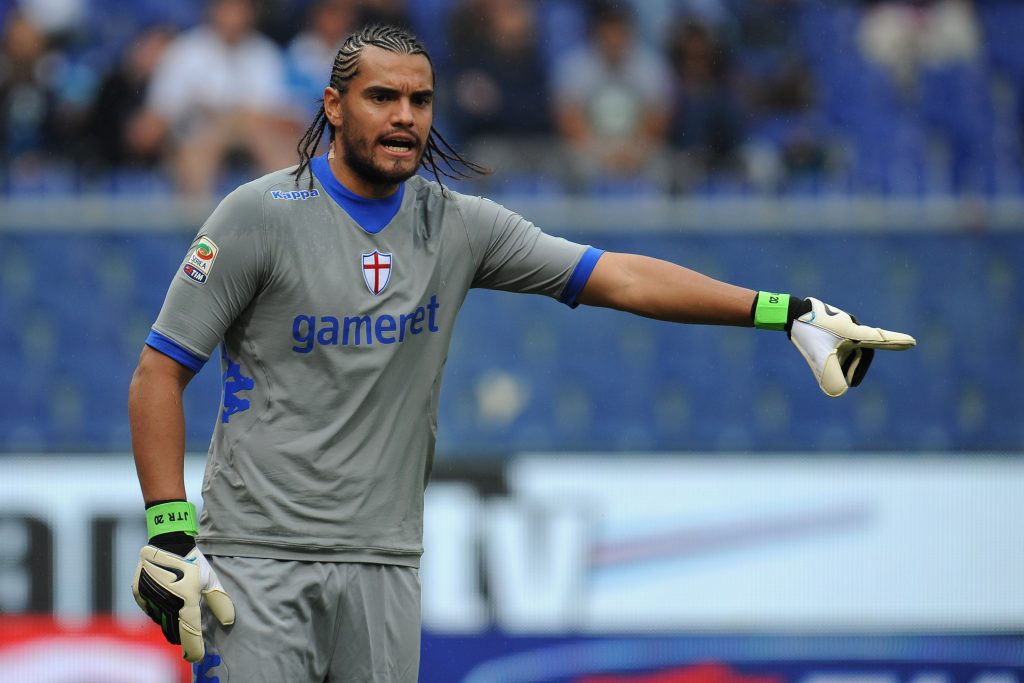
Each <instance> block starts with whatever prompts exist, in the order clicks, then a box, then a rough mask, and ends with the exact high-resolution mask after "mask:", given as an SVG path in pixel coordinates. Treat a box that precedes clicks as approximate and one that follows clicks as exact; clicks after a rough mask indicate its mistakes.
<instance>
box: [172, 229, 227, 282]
mask: <svg viewBox="0 0 1024 683" xmlns="http://www.w3.org/2000/svg"><path fill="white" fill-rule="evenodd" d="M219 251H220V247H218V246H217V244H216V242H214V241H213V240H211V239H210V238H209V236H207V235H200V236H199V239H197V240H196V241H195V242H194V243H193V244H192V248H191V249H189V250H188V255H187V256H186V257H185V263H184V265H182V267H181V271H182V272H183V273H185V275H187V276H188V277H189V278H191V279H192V280H193V281H195V282H198V283H199V284H203V283H204V282H206V280H207V278H208V277H209V276H210V271H211V270H212V269H213V262H214V261H216V260H217V253H218V252H219Z"/></svg>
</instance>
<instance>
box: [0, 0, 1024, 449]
mask: <svg viewBox="0 0 1024 683" xmlns="http://www.w3.org/2000/svg"><path fill="white" fill-rule="evenodd" d="M306 4H307V3H305V2H295V3H293V5H294V7H295V8H296V12H298V11H300V10H301V8H302V7H304V6H305V5H306ZM453 4H454V0H431V1H430V2H410V3H409V8H410V17H411V19H412V21H413V22H414V24H415V26H416V28H417V30H418V31H419V33H420V34H421V35H422V36H423V37H424V38H425V40H426V41H427V42H428V44H431V45H435V46H438V45H443V44H444V41H445V34H444V30H445V26H446V24H445V23H444V22H445V20H446V16H447V12H448V11H449V10H450V9H451V8H452V6H453ZM858 5H859V3H855V2H843V1H839V0H805V1H804V2H801V3H798V7H799V26H798V27H797V28H796V29H795V32H796V34H797V35H798V36H799V44H800V46H801V49H802V51H803V57H804V59H805V60H806V63H807V64H808V65H810V67H811V69H812V72H813V76H814V81H815V83H816V87H817V97H816V103H815V106H814V107H813V108H812V109H811V110H810V111H807V112H803V113H801V114H800V116H799V117H792V118H787V117H784V116H771V117H768V118H765V119H763V120H756V121H752V122H751V124H750V135H751V136H752V138H753V139H754V140H755V141H757V142H760V143H765V144H768V145H779V144H781V141H782V140H784V139H785V138H786V136H787V134H788V132H789V131H790V130H791V129H792V127H794V126H804V127H806V126H810V127H811V129H812V130H814V131H815V134H816V135H820V136H821V137H822V138H823V139H825V140H827V142H828V144H829V146H830V147H831V148H833V149H837V150H840V151H841V152H842V154H841V155H840V158H841V161H840V162H839V163H836V164H832V165H830V166H828V167H827V168H826V169H824V170H822V171H821V172H819V173H815V174H811V175H807V174H798V175H793V176H792V177H787V178H785V179H784V182H783V183H782V184H781V185H780V186H779V187H778V188H776V192H775V195H776V197H779V196H781V198H782V199H783V200H785V199H787V198H807V197H808V196H809V197H811V198H812V199H813V198H830V197H835V196H837V195H842V196H852V197H877V196H884V197H897V198H910V199H912V200H914V201H917V200H920V201H921V202H922V205H927V204H928V203H929V202H940V201H942V200H943V198H945V197H947V196H956V197H960V198H963V197H971V196H975V197H979V198H980V201H982V202H985V201H995V200H1000V199H1006V198H1009V199H1017V200H1019V199H1020V198H1021V196H1022V195H1024V154H1022V149H1021V126H1022V121H1024V42H1022V41H1021V40H1020V37H1019V34H1020V30H1019V29H1020V28H1021V27H1022V26H1024V3H1021V2H1018V1H1015V0H979V1H978V2H976V7H977V11H978V15H979V18H980V20H981V23H982V27H983V30H984V36H985V51H984V58H983V59H982V60H981V61H980V62H978V63H977V64H972V65H966V66H965V65H957V66H951V67H948V68H943V69H932V70H926V71H924V72H923V73H922V76H921V81H920V84H919V92H918V96H917V97H915V98H913V99H911V100H907V99H906V98H901V97H900V96H899V95H898V94H897V92H896V90H895V88H894V86H893V84H892V82H891V81H890V79H889V78H888V77H887V75H886V74H885V73H883V72H882V71H881V70H880V69H878V68H877V67H873V66H871V65H869V64H867V63H866V62H865V61H864V59H863V57H862V56H861V55H860V54H859V50H858V49H857V47H856V45H855V32H856V25H857V21H858V19H857V17H858V14H857V12H858V9H857V8H858ZM0 6H2V4H0ZM201 7H202V3H201V2H199V0H189V1H188V2H175V3H162V2H157V1H155V0H147V1H146V2H125V1H124V0H102V2H98V3H95V6H92V7H90V10H89V12H88V22H87V25H86V26H85V28H84V29H83V31H82V35H81V36H79V37H78V38H77V39H76V40H75V41H74V42H73V43H72V44H71V46H70V47H69V48H68V49H67V52H66V54H65V57H66V58H67V60H68V61H69V63H70V64H72V65H79V66H82V67H83V68H91V69H93V70H94V71H97V72H98V71H102V69H103V68H105V67H106V66H109V65H110V64H112V63H113V61H114V60H115V58H116V55H117V54H119V53H120V51H121V50H122V49H123V48H124V46H125V45H127V44H128V43H129V42H130V41H131V40H132V36H133V35H135V34H136V32H137V31H139V29H140V27H142V26H145V25H148V24H152V23H154V22H168V23H171V24H173V25H176V26H179V27H183V26H188V25H191V24H193V23H194V22H195V21H196V20H197V17H198V16H199V15H200V13H201ZM582 7H583V5H582V3H581V2H573V1H570V0H558V1H557V2H544V3H542V5H541V8H542V12H541V20H542V32H543V36H544V38H543V39H542V41H541V46H542V48H543V50H544V52H545V55H546V58H547V59H549V60H552V59H554V58H555V57H556V55H557V54H558V53H561V52H562V51H564V50H565V49H567V48H568V47H569V46H571V45H572V44H574V43H576V42H579V41H581V40H582V39H583V34H584V31H585V21H584V18H583V9H582ZM434 52H435V54H436V53H438V52H441V51H440V50H438V49H437V48H436V47H435V48H434ZM741 57H744V58H746V59H747V60H748V62H749V63H755V62H757V60H759V59H765V60H770V58H771V56H770V55H768V56H765V55H758V54H754V53H751V54H749V55H745V56H741ZM438 61H439V65H440V67H441V69H442V70H443V67H444V59H443V55H441V56H439V57H438ZM71 72H74V69H72V70H71ZM442 78H443V74H442ZM441 113H442V115H443V112H441ZM237 181H238V178H237V177H232V178H229V179H226V181H225V187H231V186H233V184H235V183H236V182H237ZM459 187H464V188H466V189H469V190H470V191H472V190H473V186H472V185H466V186H461V185H460V186H459ZM170 188H171V184H170V182H169V181H168V179H167V178H166V177H164V176H163V175H162V174H161V173H160V172H159V171H145V172H144V171H139V170H125V169H115V170H113V171H110V172H109V173H102V174H98V173H96V172H94V171H83V170H82V169H79V168H77V167H75V166H74V165H72V164H70V163H69V162H67V161H54V162H50V163H47V164H45V165H44V166H43V167H41V168H37V169H36V170H35V171H34V172H32V173H24V172H22V173H13V172H12V171H11V169H9V168H5V167H0V196H3V197H7V198H8V199H9V200H11V199H18V200H29V201H34V202H38V203H39V205H40V207H45V206H46V205H47V204H48V203H50V202H51V201H55V200H60V199H63V198H67V197H69V196H81V195H88V196H90V197H97V196H98V197H100V198H102V200H103V201H105V202H107V203H108V204H110V205H111V206H113V207H114V210H115V211H116V207H117V205H118V203H119V202H122V201H126V200H128V199H130V200H132V201H135V200H138V199H139V198H140V197H141V198H145V197H155V198H161V197H166V196H167V195H168V193H170V191H171V190H170ZM498 189H499V194H502V195H503V196H504V198H506V199H507V203H508V204H509V205H510V206H511V207H512V208H518V205H517V203H516V199H517V198H527V199H537V198H547V197H551V196H556V197H557V196H558V195H559V194H560V185H559V182H558V180H557V179H552V180H538V178H537V177H536V176H532V175H531V176H512V177H506V178H503V179H502V180H501V185H500V186H499V188H498ZM615 189H616V192H615V193H614V194H616V195H623V194H625V195H631V196H632V198H633V200H634V201H635V202H636V203H635V204H633V206H634V207H635V209H636V211H635V214H636V215H637V216H641V215H643V214H644V213H645V212H646V211H647V210H648V209H650V210H651V211H653V208H650V207H654V206H656V205H657V201H658V198H657V197H653V198H652V197H651V189H650V188H649V187H645V186H644V185H643V184H642V183H638V184H636V185H630V184H622V185H620V186H618V187H616V188H615ZM608 190H609V188H605V189H604V190H599V191H598V192H597V194H598V195H599V196H601V197H607V196H608V195H609V194H610V192H609V191H608ZM758 191H760V190H759V189H758V188H756V187H754V186H753V185H752V184H750V183H747V182H745V181H742V180H736V179H735V178H729V177H721V178H716V177H714V176H712V177H709V178H708V179H707V180H706V181H705V182H703V183H700V184H698V185H696V186H695V187H694V188H693V194H695V195H706V196H707V197H708V198H709V201H711V202H712V203H714V202H718V203H720V204H723V205H728V203H729V202H730V201H732V200H733V199H735V198H736V197H737V196H750V195H752V194H755V193H757V192H758ZM645 198H646V199H649V200H650V202H651V203H650V204H647V203H645ZM9 207H10V204H9V203H7V202H3V203H0V368H2V371H0V451H9V452H16V451H36V450H40V451H107V450H115V451H124V450H127V449H129V447H130V445H129V435H128V429H127V421H126V391H127V384H128V379H129V378H130V375H131V372H132V370H133V368H134V364H135V360H136V358H137V354H138V351H139V349H140V345H141V343H142V340H143V339H144V338H145V335H146V333H147V330H148V328H149V325H150V324H151V323H152V321H153V319H154V318H155V315H156V313H157V311H158V310H159V306H160V303H161V300H162V296H163V292H164V288H165V286H166V283H167V282H168V281H169V278H170V277H171V275H172V273H173V272H174V269H175V267H176V266H177V264H178V263H179V259H180V257H181V255H182V254H183V252H184V250H185V248H186V246H187V243H188V241H189V239H190V236H191V233H192V231H194V229H195V226H194V225H181V226H180V229H178V230H174V231H166V230H165V231H161V232H152V231H150V230H148V229H147V228H146V226H145V225H144V224H142V223H140V224H139V227H138V229H137V230H129V231H125V230H124V229H118V230H116V231H113V230H105V229H103V227H102V226H100V227H97V228H96V229H95V230H89V231H82V230H78V229H75V228H76V216H74V215H68V216H66V228H67V229H61V228H60V226H59V222H60V221H59V219H58V220H57V221H56V225H55V224H54V220H52V219H51V220H50V223H51V225H50V227H49V228H48V229H47V230H45V231H39V232H34V231H33V230H31V226H24V225H22V226H21V227H20V228H17V229H10V228H11V225H9V224H7V223H5V222H4V219H3V212H4V211H5V210H10V209H9ZM524 213H527V215H528V216H529V217H530V218H531V219H534V220H536V222H538V223H540V224H541V225H544V226H545V227H547V225H548V224H547V223H545V220H544V218H545V217H544V215H543V214H540V215H537V214H530V213H528V212H524ZM925 214H927V211H925ZM662 222H663V223H667V222H669V221H662ZM765 223H766V220H765V218H764V216H752V217H751V220H750V227H749V230H747V231H740V232H737V231H736V230H730V231H728V232H727V233H723V234H716V233H715V232H714V230H712V229H705V230H703V231H687V232H685V233H684V232H666V231H664V230H659V231H651V232H648V231H645V230H634V229H633V228H632V226H630V225H622V226H621V229H620V230H618V231H612V232H602V233H600V234H591V233H588V232H586V228H587V226H586V225H572V224H565V223H564V222H563V224H562V225H561V226H560V227H562V228H564V230H562V232H566V233H569V234H572V235H573V236H574V237H576V238H578V239H580V240H582V241H586V242H591V243H594V244H595V245H597V246H600V247H603V248H608V249H622V250H629V251H637V252H642V253H647V254H652V255H657V256H661V257H665V258H668V259H671V260H676V261H678V262H680V263H684V264H687V265H690V266H692V267H694V268H697V269H699V270H702V271H705V272H708V273H709V274H711V275H713V276H716V277H720V278H724V279H727V280H730V281H734V282H736V283H738V284H743V285H746V286H750V287H754V288H759V287H760V288H764V287H770V288H774V289H780V290H792V291H794V292H796V293H806V294H815V295H817V296H821V297H822V298H825V299H827V300H829V301H831V302H834V303H835V304H836V305H839V306H844V307H848V308H849V309H850V310H852V311H855V312H856V311H862V312H864V314H865V315H866V316H869V317H870V321H871V322H874V323H877V324H879V325H882V326H890V327H893V328H898V329H907V330H908V331H910V332H911V333H914V334H915V335H916V336H917V337H918V339H919V341H920V348H919V349H918V350H917V351H915V352H914V353H910V354H905V355H904V356H902V357H900V358H898V359H895V358H880V359H878V362H877V364H876V367H875V368H874V369H873V370H872V373H871V377H870V378H869V381H868V382H867V384H866V386H864V387H862V388H861V389H859V390H857V391H855V392H852V393H851V395H850V396H849V397H848V398H846V399H844V400H842V401H827V400H825V399H824V398H823V397H822V396H821V395H820V393H818V391H817V389H816V388H815V387H814V385H813V380H812V379H811V377H810V375H809V373H808V372H807V370H806V368H805V367H803V361H802V360H801V359H800V357H799V356H798V355H797V354H796V353H795V352H793V351H792V350H791V349H790V348H789V347H788V344H786V343H785V340H784V339H783V338H781V337H780V336H779V335H765V334H757V335H751V334H750V333H749V332H744V331H736V330H728V329H710V328H688V327H678V326H669V325H664V324H655V323H651V322H648V321H644V320H639V319H624V318H623V317H622V316H621V315H619V314H616V313H611V312H607V311H595V310H583V309H581V310H578V311H575V312H572V313H569V312H567V311H564V310H562V309H561V307H559V306H557V305H555V304H552V303H549V302H537V301H534V300H531V299H530V298H527V297H512V296H507V295H499V294H492V293H483V292H479V293H474V294H472V295H471V296H470V297H469V299H468V301H467V303H466V306H465V308H464V312H463V314H462V318H461V320H460V322H459V325H458V328H457V331H456V338H455V341H454V344H453V348H452V353H451V356H450V362H449V366H448V371H447V379H446V382H445V387H444V400H443V402H442V409H441V430H440V441H439V449H438V450H439V453H440V454H441V455H442V457H445V456H455V455H469V454H489V455H495V456H500V455H501V454H503V453H506V452H511V451H519V450H532V449H537V450H562V451H570V450H591V449H596V450H607V449H629V450H700V451H704V450H710V451H726V450H728V451H737V450H738V451H746V450H803V451H810V450H819V449H826V450H839V451H842V450H855V451H888V450H908V451H934V450H950V451H954V450H955V451H983V450H1007V451H1008V450H1020V449H1021V448H1022V447H1024V419H1022V418H1024V413H1022V408H1021V402H1020V398H1019V396H1020V387H1021V386H1024V315H1022V312H1024V309H1022V307H1021V306H1020V303H1019V302H1020V301H1021V300H1022V298H1024V273H1022V269H1021V267H1020V265H1019V264H1020V263H1022V262H1024V230H1022V228H1024V217H1021V218H1019V219H1018V220H1017V222H1016V224H1015V225H1011V226H1010V228H1009V229H1005V230H1000V231H998V232H994V231H987V232H986V231H984V230H978V231H967V230H959V231H957V230H948V229H946V230H942V231H939V230H937V229H936V230H932V229H930V228H931V227H935V226H929V225H928V224H924V225H915V226H910V227H913V229H912V230H910V229H903V230H901V231H900V232H893V233H886V232H884V231H879V230H871V231H863V230H860V229H858V228H859V225H855V224H854V223H851V224H850V225H848V226H842V225H839V226H836V225H832V226H831V227H830V229H829V230H828V231H827V233H826V232H821V233H816V232H815V231H814V230H813V229H810V228H807V226H805V229H802V230H800V231H795V232H789V231H782V232H777V231H775V230H768V229H764V228H763V224H765ZM964 224H965V225H968V224H970V221H965V222H964ZM759 225H761V226H762V229H757V227H758V226H759ZM902 227H903V228H907V227H908V226H902ZM981 227H984V226H983V225H982V226H981ZM482 331H485V332H482ZM216 366H217V363H213V362H211V363H210V364H208V367H207V368H205V369H204V370H203V372H202V373H201V374H200V376H199V378H198V379H197V380H196V381H195V382H194V383H193V386H192V387H191V388H190V389H189V392H188V395H187V399H188V401H187V410H188V418H189V419H188V425H189V435H188V436H189V446H190V448H192V449H194V450H205V447H206V442H207V440H208V438H209V433H210V427H211V424H212V422H213V420H214V419H215V417H216V412H217V404H218V398H217V394H218V392H219V382H220V379H219V377H218V371H219V368H218V367H216Z"/></svg>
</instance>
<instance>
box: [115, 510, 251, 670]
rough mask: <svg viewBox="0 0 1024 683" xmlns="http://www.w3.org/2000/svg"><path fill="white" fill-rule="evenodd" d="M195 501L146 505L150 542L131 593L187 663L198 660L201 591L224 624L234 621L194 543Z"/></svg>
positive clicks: (230, 607)
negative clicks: (179, 648)
mask: <svg viewBox="0 0 1024 683" xmlns="http://www.w3.org/2000/svg"><path fill="white" fill-rule="evenodd" d="M195 512H196V509H195V506H193V505H192V504H191V503H188V502H186V501H183V500H178V501H170V502H164V503H159V504H155V505H150V506H147V508H146V522H147V526H148V530H149V544H148V545H146V546H145V547H143V548H142V551H141V552H140V553H139V564H138V566H137V567H136V569H135V578H134V580H133V581H132V594H133V595H134V596H135V602H137V603H138V605H139V607H140V608H142V611H143V612H145V613H146V614H148V615H149V617H150V618H151V619H152V620H153V621H155V622H156V623H157V624H158V625H159V626H160V628H161V629H162V630H163V633H164V638H166V639H167V642H169V643H171V644H172V645H181V649H182V655H183V656H184V658H185V659H186V660H188V661H190V662H198V661H200V660H202V658H203V656H204V655H205V654H206V647H205V646H204V645H203V625H202V617H201V615H200V611H199V600H200V596H201V597H202V598H204V599H205V600H206V606H207V607H208V608H209V609H210V611H211V612H212V613H213V616H215V617H216V618H217V620H218V621H219V622H220V623H221V624H223V625H224V626H230V625H231V624H233V623H235V606H234V604H232V602H231V598H230V597H228V594H227V593H226V592H225V591H224V587H223V586H221V584H220V580H219V579H218V578H217V574H216V573H215V572H214V571H213V567H211V566H210V563H209V562H208V561H207V560H206V557H204V556H203V554H202V553H201V552H199V548H197V547H196V542H195V538H194V537H195V534H196V523H195Z"/></svg>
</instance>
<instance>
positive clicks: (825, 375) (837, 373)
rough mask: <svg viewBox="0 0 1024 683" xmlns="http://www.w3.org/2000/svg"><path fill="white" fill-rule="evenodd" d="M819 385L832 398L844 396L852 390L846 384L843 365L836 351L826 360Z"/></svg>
mask: <svg viewBox="0 0 1024 683" xmlns="http://www.w3.org/2000/svg"><path fill="white" fill-rule="evenodd" d="M818 384H819V385H820V386H821V390H822V391H824V392H825V393H826V394H827V395H829V396H831V397H832V398H838V397H839V396H842V395H843V394H845V393H846V390H847V389H849V388H850V385H849V384H847V382H846V374H845V373H844V372H843V364H842V362H841V361H840V360H839V354H838V353H837V352H836V350H835V349H833V350H832V352H831V353H830V354H829V355H828V357H827V358H826V359H825V363H824V365H823V366H822V371H821V377H820V378H819V380H818Z"/></svg>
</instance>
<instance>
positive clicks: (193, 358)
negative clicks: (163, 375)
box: [146, 330, 206, 372]
mask: <svg viewBox="0 0 1024 683" xmlns="http://www.w3.org/2000/svg"><path fill="white" fill-rule="evenodd" d="M146 346H148V347H150V348H153V349H156V350H157V351H159V352H160V353H162V354H164V355H165V356H167V357H168V358H173V359H174V360H176V361H178V362H179V363H181V364H182V365H184V366H185V367H186V368H188V369H189V370H191V371H192V372H199V371H200V370H202V369H203V366H204V365H206V361H205V360H203V359H202V358H200V357H199V356H197V355H196V354H194V353H192V352H191V351H189V350H188V349H186V348H185V347H183V346H182V345H181V344H179V343H178V342H176V341H174V340H173V339H171V338H170V337H165V336H164V335H162V334H160V333H159V332H157V331H156V330H150V332H149V336H148V337H146Z"/></svg>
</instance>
